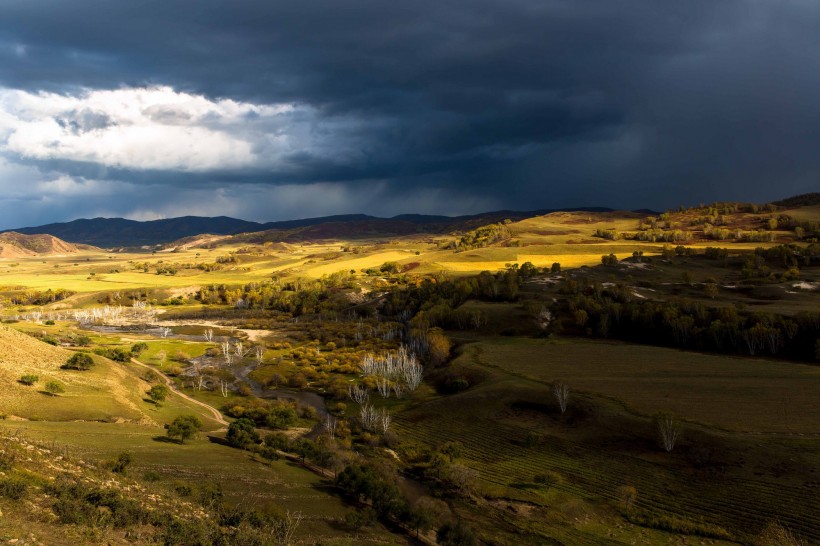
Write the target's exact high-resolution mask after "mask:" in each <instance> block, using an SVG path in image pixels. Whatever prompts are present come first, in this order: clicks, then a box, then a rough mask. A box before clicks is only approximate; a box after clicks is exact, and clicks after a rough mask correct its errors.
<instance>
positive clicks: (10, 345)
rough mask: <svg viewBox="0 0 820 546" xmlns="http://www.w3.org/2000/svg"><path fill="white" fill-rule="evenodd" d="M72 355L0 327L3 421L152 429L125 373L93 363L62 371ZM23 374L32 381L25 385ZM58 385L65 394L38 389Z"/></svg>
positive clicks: (103, 361)
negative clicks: (89, 366)
mask: <svg viewBox="0 0 820 546" xmlns="http://www.w3.org/2000/svg"><path fill="white" fill-rule="evenodd" d="M71 355H72V352H71V351H67V350H65V349H61V348H58V347H54V346H52V345H49V344H47V343H44V342H42V341H39V340H37V339H34V338H33V337H31V336H28V335H26V334H22V333H20V332H18V331H16V330H13V329H11V328H8V327H7V326H2V327H0V381H2V383H3V385H4V388H3V389H2V391H0V408H2V412H3V413H4V414H5V415H7V416H15V417H16V418H22V419H32V420H48V421H70V420H78V419H81V420H89V421H118V420H119V421H121V420H127V421H134V422H144V423H146V424H149V423H150V424H154V423H153V421H152V420H151V419H149V418H147V417H146V415H145V413H144V411H143V410H142V409H141V408H140V406H139V401H140V400H141V399H142V397H143V395H142V391H143V390H144V387H143V386H142V385H140V383H142V382H141V381H139V380H138V379H137V378H136V377H134V376H133V375H132V374H131V373H129V372H128V371H127V370H126V369H124V368H122V367H120V366H116V365H114V364H112V363H111V362H110V361H108V360H106V359H103V358H100V357H94V358H95V362H96V364H95V366H94V368H93V369H91V370H89V371H85V372H77V371H70V370H62V369H60V366H62V365H63V364H65V362H66V361H67V360H68V359H69V358H70V357H71ZM23 375H35V376H37V378H38V380H37V381H36V383H35V384H34V385H31V386H27V385H24V384H22V383H21V382H19V379H20V377H22V376H23ZM49 381H57V382H58V383H60V384H61V385H62V386H63V387H64V389H65V392H64V393H62V394H60V395H59V396H51V395H49V394H48V393H46V392H45V391H44V390H43V388H44V385H45V384H46V383H47V382H49Z"/></svg>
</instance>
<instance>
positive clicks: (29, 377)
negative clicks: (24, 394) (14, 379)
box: [19, 374, 40, 387]
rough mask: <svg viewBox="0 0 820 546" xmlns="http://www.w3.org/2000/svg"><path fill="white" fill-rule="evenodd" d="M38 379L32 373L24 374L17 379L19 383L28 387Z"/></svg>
mask: <svg viewBox="0 0 820 546" xmlns="http://www.w3.org/2000/svg"><path fill="white" fill-rule="evenodd" d="M39 380H40V378H39V377H38V376H36V375H34V374H26V375H24V376H22V377H21V378H20V379H19V381H20V383H22V384H23V385H27V386H29V387H30V386H32V385H34V384H35V383H37V381H39Z"/></svg>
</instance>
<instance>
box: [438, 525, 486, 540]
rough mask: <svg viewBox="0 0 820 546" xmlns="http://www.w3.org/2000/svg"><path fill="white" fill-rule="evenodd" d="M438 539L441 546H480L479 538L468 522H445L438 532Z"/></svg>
mask: <svg viewBox="0 0 820 546" xmlns="http://www.w3.org/2000/svg"><path fill="white" fill-rule="evenodd" d="M436 540H438V543H439V544H441V546H478V538H477V537H476V536H475V533H474V532H473V530H472V529H471V528H470V527H468V526H467V524H466V523H464V522H462V521H458V522H456V523H445V524H444V525H442V526H441V527H440V528H439V530H438V532H437V533H436Z"/></svg>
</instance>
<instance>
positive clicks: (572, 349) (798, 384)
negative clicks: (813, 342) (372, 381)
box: [397, 338, 820, 544]
mask: <svg viewBox="0 0 820 546" xmlns="http://www.w3.org/2000/svg"><path fill="white" fill-rule="evenodd" d="M702 356H703V355H697V354H692V353H679V352H676V351H668V350H663V349H657V348H653V347H640V346H629V345H615V344H609V343H589V342H584V341H579V342H576V341H562V342H558V343H553V342H547V341H543V340H532V339H522V338H503V339H491V340H487V341H483V342H479V343H472V344H468V345H466V346H465V348H464V352H463V354H462V355H461V356H459V358H458V359H456V361H455V362H454V366H457V367H459V368H460V369H462V370H463V371H465V372H466V373H468V374H472V375H471V376H472V377H474V378H475V381H476V383H477V384H476V385H475V386H474V387H472V388H470V389H469V390H468V391H466V392H464V393H461V394H457V395H451V396H448V397H444V398H438V399H435V400H432V401H427V402H424V403H420V404H418V405H416V406H412V407H410V408H408V409H407V410H406V411H404V412H403V413H402V414H401V415H400V416H399V418H398V420H397V430H398V431H399V432H400V434H401V435H402V436H403V437H406V438H407V439H408V440H409V441H415V442H420V443H424V444H428V445H437V444H442V443H444V442H446V441H459V442H462V443H463V444H464V446H465V460H466V462H467V464H468V465H469V466H471V467H472V468H474V469H476V470H477V471H478V472H479V475H480V477H481V479H482V484H483V485H482V487H483V488H484V491H485V494H487V495H489V496H490V497H493V496H494V497H497V498H502V499H503V498H512V499H521V500H523V501H526V502H530V503H535V504H536V505H538V506H542V507H544V509H545V510H546V511H547V513H548V514H549V513H550V511H551V510H552V511H558V510H559V507H560V505H561V504H562V503H563V502H566V498H565V497H563V496H562V495H568V496H569V497H573V498H577V499H583V501H584V502H583V504H581V505H580V506H579V508H578V510H579V511H580V512H581V513H582V516H581V518H582V519H584V518H586V519H584V520H585V521H587V520H588V521H598V522H600V523H601V524H603V525H605V523H603V522H606V521H607V517H608V516H607V514H611V513H612V512H613V511H617V510H618V509H619V493H618V491H619V488H621V487H623V486H633V487H635V488H636V489H637V491H638V501H637V506H638V508H639V511H640V514H641V515H642V517H644V518H656V519H664V518H666V519H668V520H670V521H676V522H677V523H673V524H670V525H672V526H673V527H674V526H675V525H677V526H678V527H679V528H680V529H683V528H689V529H690V530H693V529H700V531H691V532H705V533H707V534H708V533H709V532H710V531H709V530H711V532H712V533H713V534H714V533H716V534H718V535H719V534H720V532H721V531H717V532H716V531H715V530H716V529H718V530H723V531H725V533H726V536H731V537H733V538H734V539H735V540H740V541H743V540H747V539H748V538H749V537H750V535H754V534H755V533H758V532H760V530H761V529H762V528H763V527H764V526H765V525H766V523H767V521H769V520H771V519H778V520H780V521H781V522H782V523H783V524H785V525H788V526H790V527H792V528H794V529H798V530H799V531H800V532H801V533H803V535H804V536H806V537H812V539H818V538H820V522H818V520H817V519H816V518H815V515H816V514H817V513H818V511H820V498H818V496H817V495H815V494H814V493H813V489H812V485H811V484H812V483H813V480H814V477H813V476H814V474H815V472H817V471H820V442H818V440H817V439H816V438H814V437H807V436H805V435H803V434H782V435H769V434H757V433H752V432H748V433H730V432H726V431H724V430H722V429H718V428H713V427H708V426H704V425H701V424H696V423H690V422H685V423H683V425H682V426H683V429H684V432H683V439H682V440H681V442H680V445H679V446H678V447H677V448H676V449H675V451H673V452H672V453H665V452H663V451H662V450H660V449H659V448H658V446H657V445H656V444H655V431H654V428H653V425H652V422H651V420H650V419H649V418H648V417H644V414H651V413H653V412H654V411H657V410H669V409H672V410H675V411H676V413H677V414H678V415H679V416H680V418H681V419H684V420H688V419H691V420H693V421H704V422H708V421H709V420H711V421H723V423H722V424H723V425H724V426H729V425H731V424H734V423H741V424H744V423H745V425H746V426H745V427H744V430H753V429H754V428H755V427H753V426H750V423H749V422H748V421H745V419H754V418H756V417H754V416H755V415H758V414H760V415H766V414H767V413H768V412H767V407H766V406H765V405H763V409H760V410H757V409H755V406H756V405H758V404H761V405H762V404H765V403H767V400H766V399H765V398H763V399H761V397H760V391H761V386H762V385H765V384H766V383H767V381H768V379H767V375H768V377H778V378H779V381H780V383H779V385H778V389H780V391H779V392H777V395H772V396H771V397H770V398H769V399H768V403H769V404H770V405H771V407H769V408H768V410H769V411H771V412H773V413H775V415H776V412H777V409H778V408H779V407H780V404H781V403H782V392H783V391H782V389H783V388H794V389H795V390H798V391H800V390H801V389H802V383H803V382H804V380H805V378H806V377H809V381H815V379H814V378H816V377H817V376H816V375H814V374H810V373H808V374H807V373H804V372H808V371H809V370H806V368H808V367H802V366H800V365H795V366H796V367H797V370H795V371H791V372H786V373H784V372H782V371H780V372H778V368H781V370H782V367H783V366H786V367H788V366H792V364H781V363H774V362H766V361H756V362H755V361H748V362H751V366H753V368H752V369H753V370H755V375H756V377H755V378H751V379H748V378H745V377H744V378H742V379H741V381H744V384H745V381H747V380H748V381H751V384H750V385H749V386H748V388H743V387H739V388H737V389H729V388H727V386H726V384H723V391H722V392H723V395H722V396H723V401H722V402H720V398H721V389H720V388H717V387H715V388H714V389H709V390H708V391H707V392H706V393H704V394H705V397H704V400H703V401H701V400H700V399H699V398H697V397H696V396H695V394H696V393H697V392H698V391H699V390H702V389H699V388H698V385H699V384H700V383H702V382H703V381H705V377H711V378H714V379H709V381H714V380H717V381H718V384H720V382H721V381H728V377H727V375H726V374H728V373H729V371H730V370H732V369H733V368H732V367H733V366H737V365H740V364H744V363H746V362H747V361H745V360H742V359H721V358H720V357H710V358H711V359H712V361H711V364H712V365H713V366H716V367H717V370H716V371H714V372H712V371H711V370H710V369H706V368H704V367H703V366H704V364H705V363H706V362H709V361H708V360H700V359H701V357H702ZM721 360H722V361H721ZM736 360H740V362H735V361H736ZM698 361H700V362H701V364H700V365H699V364H694V365H693V366H694V369H690V371H689V373H685V369H686V367H687V366H688V365H689V363H691V362H698ZM693 366H689V367H690V368H692V367H693ZM559 372H560V373H559ZM558 377H561V378H563V379H564V380H566V381H567V382H568V383H569V384H570V385H572V386H573V391H572V392H573V394H571V398H570V409H569V410H568V411H567V414H564V415H563V416H562V415H561V414H560V413H559V412H558V410H557V406H556V404H555V402H554V399H553V398H552V396H551V394H550V391H549V385H548V382H549V381H552V380H553V379H556V378H558ZM575 389H577V390H575ZM727 391H729V392H727ZM735 391H737V392H735ZM815 392H816V389H815ZM806 393H807V394H806V395H805V396H808V395H809V394H810V393H809V391H806ZM707 402H708V403H707ZM802 403H803V404H805V406H800V407H801V408H802V409H806V408H809V410H811V411H816V409H817V408H816V404H814V405H812V403H811V401H810V400H808V399H807V398H804V399H803V402H802ZM714 404H718V405H716V406H715V405H714ZM704 405H706V406H708V407H704ZM737 408H740V410H738V409H737ZM743 412H747V413H749V412H751V413H750V415H748V416H747V417H746V418H745V419H743V418H740V417H739V416H742V415H743ZM736 413H737V414H738V416H736V415H735V414H736ZM796 413H797V412H796ZM752 423H753V422H752ZM767 423H770V424H771V425H770V426H772V427H776V426H778V425H780V426H782V425H783V422H782V421H779V420H778V419H777V418H776V417H772V418H770V419H769V420H768V421H764V422H763V423H762V424H761V425H759V427H758V428H757V429H758V430H766V429H767V427H768V426H769V425H768V424H767ZM793 423H794V425H795V426H797V425H800V426H802V427H803V429H802V430H806V431H812V423H814V424H815V425H816V423H817V420H816V417H812V416H797V415H796V416H795V419H794V421H793ZM533 434H535V435H536V436H535V438H537V443H536V445H531V443H528V438H532V437H533V436H532V435H533ZM785 469H788V470H785ZM545 470H549V471H553V472H557V473H558V474H559V475H560V476H561V477H562V482H561V483H560V484H559V485H557V486H555V487H554V488H553V489H551V490H549V491H544V490H543V489H542V488H540V487H538V486H537V485H535V484H533V483H532V481H533V476H534V475H536V474H537V473H539V472H543V471H545ZM784 472H786V473H787V474H785V475H784ZM562 499H563V500H562ZM671 518H677V519H674V520H673V519H671ZM682 522H683V523H682ZM548 527H550V526H548ZM562 529H563V528H562V527H561V525H559V524H555V525H553V526H551V527H550V528H549V529H548V530H544V531H543V532H544V533H545V534H546V535H547V536H560V534H561V533H562V532H564V531H565V532H567V533H570V535H569V536H571V535H572V533H579V532H582V531H583V526H577V525H576V526H572V529H571V532H570V531H569V530H566V529H563V531H562ZM595 540H597V539H593V538H592V537H586V538H585V539H582V538H578V537H577V536H576V537H575V538H574V539H571V540H570V542H569V543H573V542H574V543H579V544H580V543H584V542H585V541H589V543H594V542H595ZM657 540H658V542H665V540H664V541H662V540H661V539H657Z"/></svg>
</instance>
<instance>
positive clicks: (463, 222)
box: [7, 207, 655, 248]
mask: <svg viewBox="0 0 820 546" xmlns="http://www.w3.org/2000/svg"><path fill="white" fill-rule="evenodd" d="M612 210H613V209H609V208H603V207H587V208H566V209H542V210H535V211H528V212H521V211H511V210H500V211H493V212H486V213H481V214H472V215H466V216H431V215H424V214H401V215H398V216H394V217H392V218H379V217H376V216H369V215H366V214H343V215H336V216H322V217H319V218H304V219H301V220H286V221H281V222H267V223H260V222H249V221H247V220H240V219H237V218H230V217H227V216H217V217H202V216H182V217H179V218H168V219H163V220H150V221H146V222H139V221H136V220H126V219H124V218H92V219H85V218H84V219H80V220H73V221H71V222H61V223H56V224H46V225H43V226H35V227H24V228H17V229H14V230H7V231H14V232H17V233H23V234H27V235H34V234H49V235H53V236H55V237H59V238H60V239H63V240H65V241H70V242H72V243H81V244H88V245H94V246H98V247H102V248H114V247H140V246H154V245H162V244H167V243H171V242H174V241H177V240H179V239H183V238H185V237H191V236H194V235H201V234H212V235H237V234H240V233H257V232H269V233H268V234H267V236H260V237H261V238H264V239H265V240H272V239H275V238H276V237H277V236H278V235H280V234H281V235H282V236H283V240H284V235H285V234H287V236H288V238H290V239H294V238H296V239H302V240H308V239H325V238H332V237H334V236H339V237H342V236H343V237H348V238H356V237H368V236H374V235H388V236H389V235H407V234H411V233H443V232H449V231H453V230H456V229H474V228H476V227H478V226H481V225H485V224H489V223H493V222H500V221H502V220H504V219H506V218H509V219H511V220H523V219H525V218H531V217H533V216H540V215H543V214H549V213H551V212H562V211H585V212H610V211H612ZM635 212H641V213H646V214H655V213H654V212H653V211H650V210H639V211H635ZM300 228H301V229H300ZM306 228H309V229H306ZM295 232H298V233H295Z"/></svg>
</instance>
